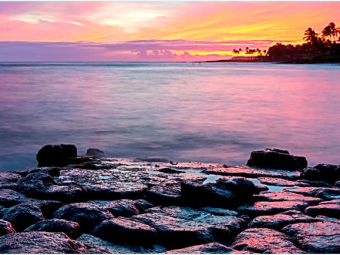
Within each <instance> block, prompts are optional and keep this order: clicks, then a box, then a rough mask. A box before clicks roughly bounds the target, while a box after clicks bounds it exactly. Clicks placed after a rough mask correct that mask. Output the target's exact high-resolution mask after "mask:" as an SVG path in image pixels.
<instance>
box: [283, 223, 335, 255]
mask: <svg viewBox="0 0 340 255" xmlns="http://www.w3.org/2000/svg"><path fill="white" fill-rule="evenodd" d="M282 232H284V233H286V234H287V235H289V236H290V237H291V238H292V240H293V241H294V242H295V243H296V244H297V245H299V247H301V248H302V249H304V250H305V251H307V252H308V253H324V254H329V253H340V224H338V223H335V222H329V221H323V222H313V223H297V224H292V225H288V226H286V227H284V228H283V229H282Z"/></svg>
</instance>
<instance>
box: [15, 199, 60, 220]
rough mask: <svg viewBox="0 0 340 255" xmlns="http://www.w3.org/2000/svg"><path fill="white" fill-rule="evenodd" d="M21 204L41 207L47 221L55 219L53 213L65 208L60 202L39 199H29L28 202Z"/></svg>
mask: <svg viewBox="0 0 340 255" xmlns="http://www.w3.org/2000/svg"><path fill="white" fill-rule="evenodd" d="M21 204H22V205H33V206H36V207H39V208H40V210H41V211H42V213H43V215H44V217H45V218H46V219H50V218H53V213H54V212H55V211H56V210H58V209H59V208H60V207H62V206H63V204H62V203H61V202H60V201H56V200H38V199H29V200H28V201H25V202H23V203H21Z"/></svg>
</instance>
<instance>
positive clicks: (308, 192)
mask: <svg viewBox="0 0 340 255" xmlns="http://www.w3.org/2000/svg"><path fill="white" fill-rule="evenodd" d="M324 189H325V188H322V187H293V188H290V187H289V188H285V189H283V190H282V191H284V192H292V193H296V194H301V195H304V196H311V197H314V196H315V195H316V194H317V193H318V192H320V191H322V190H324Z"/></svg>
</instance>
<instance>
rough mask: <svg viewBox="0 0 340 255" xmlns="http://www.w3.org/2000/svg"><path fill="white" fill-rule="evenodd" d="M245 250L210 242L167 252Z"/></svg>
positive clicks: (204, 252)
mask: <svg viewBox="0 0 340 255" xmlns="http://www.w3.org/2000/svg"><path fill="white" fill-rule="evenodd" d="M240 253H243V252H240V251H237V250H234V249H232V248H230V247H227V246H225V245H223V244H220V243H208V244H201V245H194V246H190V247H186V248H183V249H177V250H170V251H167V252H165V254H240Z"/></svg>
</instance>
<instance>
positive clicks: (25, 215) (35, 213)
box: [3, 204, 44, 231]
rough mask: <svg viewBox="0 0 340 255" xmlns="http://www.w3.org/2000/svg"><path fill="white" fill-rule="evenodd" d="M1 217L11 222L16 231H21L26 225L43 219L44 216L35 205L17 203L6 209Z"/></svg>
mask: <svg viewBox="0 0 340 255" xmlns="http://www.w3.org/2000/svg"><path fill="white" fill-rule="evenodd" d="M3 219H4V220H6V221H9V222H11V223H12V225H13V227H14V228H15V229H16V230H17V231H22V230H24V229H25V228H27V227H28V226H30V225H32V224H34V223H36V222H38V221H40V220H44V216H43V213H42V211H41V210H40V209H39V207H37V206H33V205H21V204H19V205H15V206H13V207H11V208H9V209H7V211H6V213H5V215H4V216H3Z"/></svg>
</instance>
